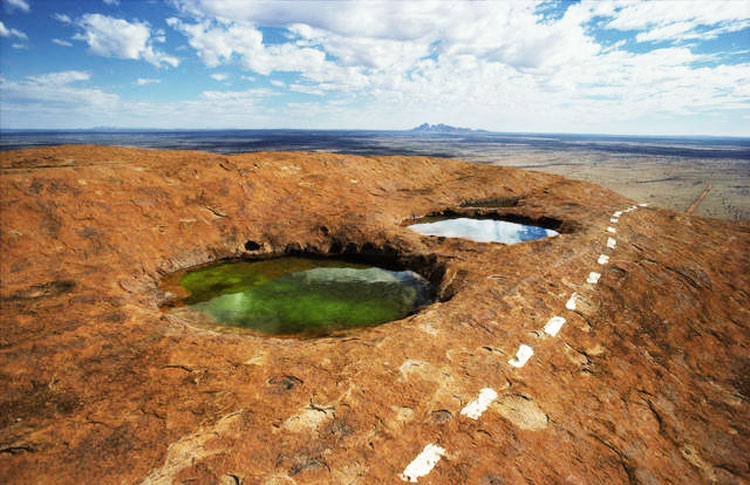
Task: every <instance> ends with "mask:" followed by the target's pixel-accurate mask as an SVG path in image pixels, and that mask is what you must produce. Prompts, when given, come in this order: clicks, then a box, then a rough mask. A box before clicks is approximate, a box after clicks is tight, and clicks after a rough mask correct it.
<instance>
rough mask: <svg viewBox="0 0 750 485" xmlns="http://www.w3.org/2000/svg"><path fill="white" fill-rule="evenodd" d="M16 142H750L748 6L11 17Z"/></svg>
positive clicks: (2, 106) (175, 4) (254, 6)
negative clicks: (114, 137)
mask: <svg viewBox="0 0 750 485" xmlns="http://www.w3.org/2000/svg"><path fill="white" fill-rule="evenodd" d="M0 2H1V4H2V5H1V6H0V15H1V17H0V22H2V23H1V24H0V76H1V77H0V127H2V128H5V129H11V128H87V127H94V126H110V127H143V128H321V129H408V128H411V127H413V126H416V125H418V124H421V123H422V122H430V123H447V124H452V125H458V126H467V127H472V128H482V129H488V130H496V131H507V132H513V131H519V132H568V133H616V134H638V135H697V134H705V135H730V136H732V135H734V136H748V135H750V0H734V1H723V0H714V1H677V0H669V1H666V0H664V1H650V2H643V1H631V0H627V1H623V0H611V1H608V0H602V1H580V2H547V1H541V2H532V1H507V2H504V1H488V2H481V1H477V2H461V1H436V2H430V1H423V2H396V1H383V2H379V1H368V2H346V1H336V2H314V1H305V2H293V1H274V2H260V1H258V2H253V1H250V0H164V1H162V0H119V1H118V0H58V1H53V0H0Z"/></svg>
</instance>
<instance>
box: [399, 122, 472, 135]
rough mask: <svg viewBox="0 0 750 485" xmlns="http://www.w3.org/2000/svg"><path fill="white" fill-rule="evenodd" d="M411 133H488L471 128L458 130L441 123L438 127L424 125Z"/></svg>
mask: <svg viewBox="0 0 750 485" xmlns="http://www.w3.org/2000/svg"><path fill="white" fill-rule="evenodd" d="M409 131H411V132H418V133H480V132H486V130H472V129H471V128H458V127H455V126H450V125H444V124H443V123H439V124H437V125H431V124H429V123H422V124H421V125H419V126H417V127H416V128H412V129H411V130H409Z"/></svg>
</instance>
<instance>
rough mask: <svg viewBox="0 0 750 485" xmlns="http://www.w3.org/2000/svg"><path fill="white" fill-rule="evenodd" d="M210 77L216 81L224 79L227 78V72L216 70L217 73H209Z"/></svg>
mask: <svg viewBox="0 0 750 485" xmlns="http://www.w3.org/2000/svg"><path fill="white" fill-rule="evenodd" d="M211 77H212V78H214V79H215V80H217V81H225V80H226V79H228V78H229V74H223V73H220V72H217V73H214V74H211Z"/></svg>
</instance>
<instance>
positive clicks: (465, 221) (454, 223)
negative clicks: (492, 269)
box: [409, 217, 559, 244]
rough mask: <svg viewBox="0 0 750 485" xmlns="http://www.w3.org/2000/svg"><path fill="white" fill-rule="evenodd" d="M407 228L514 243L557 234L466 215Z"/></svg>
mask: <svg viewBox="0 0 750 485" xmlns="http://www.w3.org/2000/svg"><path fill="white" fill-rule="evenodd" d="M409 228H410V229H413V230H415V231H417V232H418V233H420V234H423V235H425V236H438V237H455V238H463V239H470V240H472V241H477V242H499V243H503V244H516V243H520V242H524V241H533V240H535V239H542V238H545V237H552V236H557V235H559V233H558V232H556V231H553V230H552V229H545V228H543V227H538V226H527V225H525V224H517V223H515V222H508V221H499V220H495V219H471V218H468V217H458V218H454V219H443V220H438V221H435V222H425V223H420V224H412V225H410V226H409Z"/></svg>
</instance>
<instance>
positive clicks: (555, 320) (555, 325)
mask: <svg viewBox="0 0 750 485" xmlns="http://www.w3.org/2000/svg"><path fill="white" fill-rule="evenodd" d="M564 323H565V319H564V318H563V317H552V318H550V319H549V321H548V322H547V325H545V326H544V333H546V334H547V335H549V336H551V337H554V336H555V335H557V332H559V331H560V329H561V328H562V326H563V324H564Z"/></svg>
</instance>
